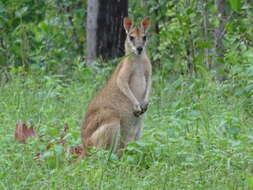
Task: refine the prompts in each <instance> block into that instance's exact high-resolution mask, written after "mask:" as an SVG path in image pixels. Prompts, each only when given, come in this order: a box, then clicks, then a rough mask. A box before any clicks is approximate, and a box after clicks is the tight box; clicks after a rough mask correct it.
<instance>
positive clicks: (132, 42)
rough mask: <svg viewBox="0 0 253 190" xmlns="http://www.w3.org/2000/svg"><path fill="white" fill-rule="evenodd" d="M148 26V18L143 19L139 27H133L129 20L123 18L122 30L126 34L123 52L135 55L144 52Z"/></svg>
mask: <svg viewBox="0 0 253 190" xmlns="http://www.w3.org/2000/svg"><path fill="white" fill-rule="evenodd" d="M148 26H149V19H148V18H145V19H144V20H143V21H142V22H141V24H140V26H133V22H132V20H131V19H130V18H124V28H125V30H126V33H127V38H126V42H125V50H126V52H127V53H130V52H134V53H135V54H137V55H141V54H142V53H143V52H144V51H145V45H146V40H147V37H146V32H147V29H148Z"/></svg>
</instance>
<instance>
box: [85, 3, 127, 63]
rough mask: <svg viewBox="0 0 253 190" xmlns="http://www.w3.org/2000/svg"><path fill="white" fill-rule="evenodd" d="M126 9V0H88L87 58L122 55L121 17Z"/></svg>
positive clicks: (106, 58) (123, 34) (123, 37)
mask: <svg viewBox="0 0 253 190" xmlns="http://www.w3.org/2000/svg"><path fill="white" fill-rule="evenodd" d="M127 10H128V0H106V1H105V0H88V15H87V46H88V48H87V49H88V52H87V53H88V55H87V57H88V60H94V59H96V58H102V59H105V60H108V59H112V58H115V57H119V56H122V55H124V41H125V38H126V34H125V31H124V28H123V18H124V17H126V16H127Z"/></svg>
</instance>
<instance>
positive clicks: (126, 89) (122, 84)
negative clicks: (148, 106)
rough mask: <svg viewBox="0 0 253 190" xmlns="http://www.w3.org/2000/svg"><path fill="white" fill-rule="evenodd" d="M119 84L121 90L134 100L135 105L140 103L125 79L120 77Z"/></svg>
mask: <svg viewBox="0 0 253 190" xmlns="http://www.w3.org/2000/svg"><path fill="white" fill-rule="evenodd" d="M117 86H118V88H119V89H120V91H121V92H122V93H123V94H124V95H125V96H126V97H127V98H128V99H129V100H130V101H131V102H132V104H133V105H138V104H139V102H138V100H137V98H136V97H135V96H134V94H133V92H132V91H131V89H130V88H129V85H128V83H127V82H126V81H125V80H122V79H118V80H117Z"/></svg>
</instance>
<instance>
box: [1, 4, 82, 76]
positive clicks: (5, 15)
mask: <svg viewBox="0 0 253 190" xmlns="http://www.w3.org/2000/svg"><path fill="white" fill-rule="evenodd" d="M85 8H86V2H84V1H81V0H80V1H61V2H58V1H51V0H47V1H32V0H26V1H12V0H7V1H4V2H2V1H1V2H0V30H1V33H2V36H1V37H0V42H1V43H0V66H10V65H14V66H19V65H23V66H29V67H31V68H37V69H44V70H47V71H51V72H58V73H61V72H62V71H63V70H64V71H66V70H69V69H70V68H71V66H72V64H73V62H74V60H75V59H76V57H78V56H79V57H82V56H83V55H84V45H83V44H84V43H83V42H84V41H85V32H84V27H83V23H84V18H85V15H86V11H85ZM66 55H68V56H66Z"/></svg>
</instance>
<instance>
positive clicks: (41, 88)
mask: <svg viewBox="0 0 253 190" xmlns="http://www.w3.org/2000/svg"><path fill="white" fill-rule="evenodd" d="M109 71H110V70H96V71H94V70H87V69H84V68H79V69H77V70H76V71H75V72H74V74H73V75H70V76H62V75H48V76H47V75H45V74H44V73H43V74H41V73H39V72H38V73H36V74H31V73H24V72H20V71H19V72H11V74H10V76H11V77H10V78H11V80H10V81H8V82H7V83H6V82H4V81H3V82H2V83H1V86H0V134H1V137H0V144H1V154H0V179H1V180H0V188H1V189H11V190H14V189H18V190H21V189H43V190H44V189H80V190H81V189H82V190H83V189H87V190H88V189H89V190H91V189H94V190H97V189H110V190H111V189H134V190H136V189H141V190H142V189H177V190H178V189H192V190H196V189H205V190H206V189H213V190H217V189H220V190H226V189H227V190H231V189H243V190H245V189H253V174H252V171H253V159H252V158H253V149H252V147H253V129H252V125H253V118H252V116H251V115H250V112H249V107H248V105H247V104H245V102H249V101H250V99H249V97H248V96H246V95H245V96H244V95H243V94H241V95H240V96H238V95H236V94H235V92H234V90H233V83H232V82H230V83H222V84H221V83H217V82H215V81H213V80H211V79H209V78H208V77H204V78H205V79H203V77H202V78H198V77H195V78H193V77H186V76H177V77H176V78H174V79H173V80H172V79H170V78H169V79H168V80H167V79H166V77H167V76H165V74H164V75H163V76H159V75H158V74H156V75H155V76H154V77H153V79H154V85H153V86H154V88H153V92H152V98H151V106H150V109H149V111H148V113H147V115H146V119H145V122H144V124H145V127H144V131H143V136H142V138H141V139H140V140H139V141H137V142H133V143H131V144H129V146H128V147H127V148H126V153H125V154H124V155H123V157H122V158H120V159H119V158H117V156H115V155H111V153H110V152H108V151H103V150H93V153H92V156H91V157H89V158H86V159H83V160H81V161H79V162H73V158H72V157H71V156H70V155H68V154H66V151H65V150H66V149H68V148H69V147H70V146H73V145H76V144H79V143H81V141H80V137H79V136H80V133H79V130H80V123H81V120H82V118H83V114H84V112H85V108H86V106H87V103H88V101H89V99H90V98H91V97H92V95H93V94H94V92H95V91H96V89H97V88H99V87H100V86H101V85H102V84H103V83H104V79H105V78H106V76H108V73H109ZM165 79H166V80H165ZM17 122H25V123H28V124H29V123H30V124H31V125H34V126H35V127H36V131H37V133H38V134H39V135H43V137H42V138H43V140H44V141H45V142H40V141H38V140H37V139H30V140H29V141H28V143H27V144H25V145H23V144H18V143H17V142H15V140H14V131H15V125H16V123H17ZM64 123H68V124H69V126H70V130H69V133H68V135H67V136H66V141H67V145H66V146H65V147H63V146H60V145H56V146H54V147H53V148H52V149H49V150H46V148H45V147H46V145H47V144H48V143H53V142H56V141H57V139H58V138H59V134H60V132H61V130H62V128H63V124H64ZM38 152H41V159H40V160H39V161H38V160H35V159H34V157H35V155H36V153H38Z"/></svg>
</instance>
